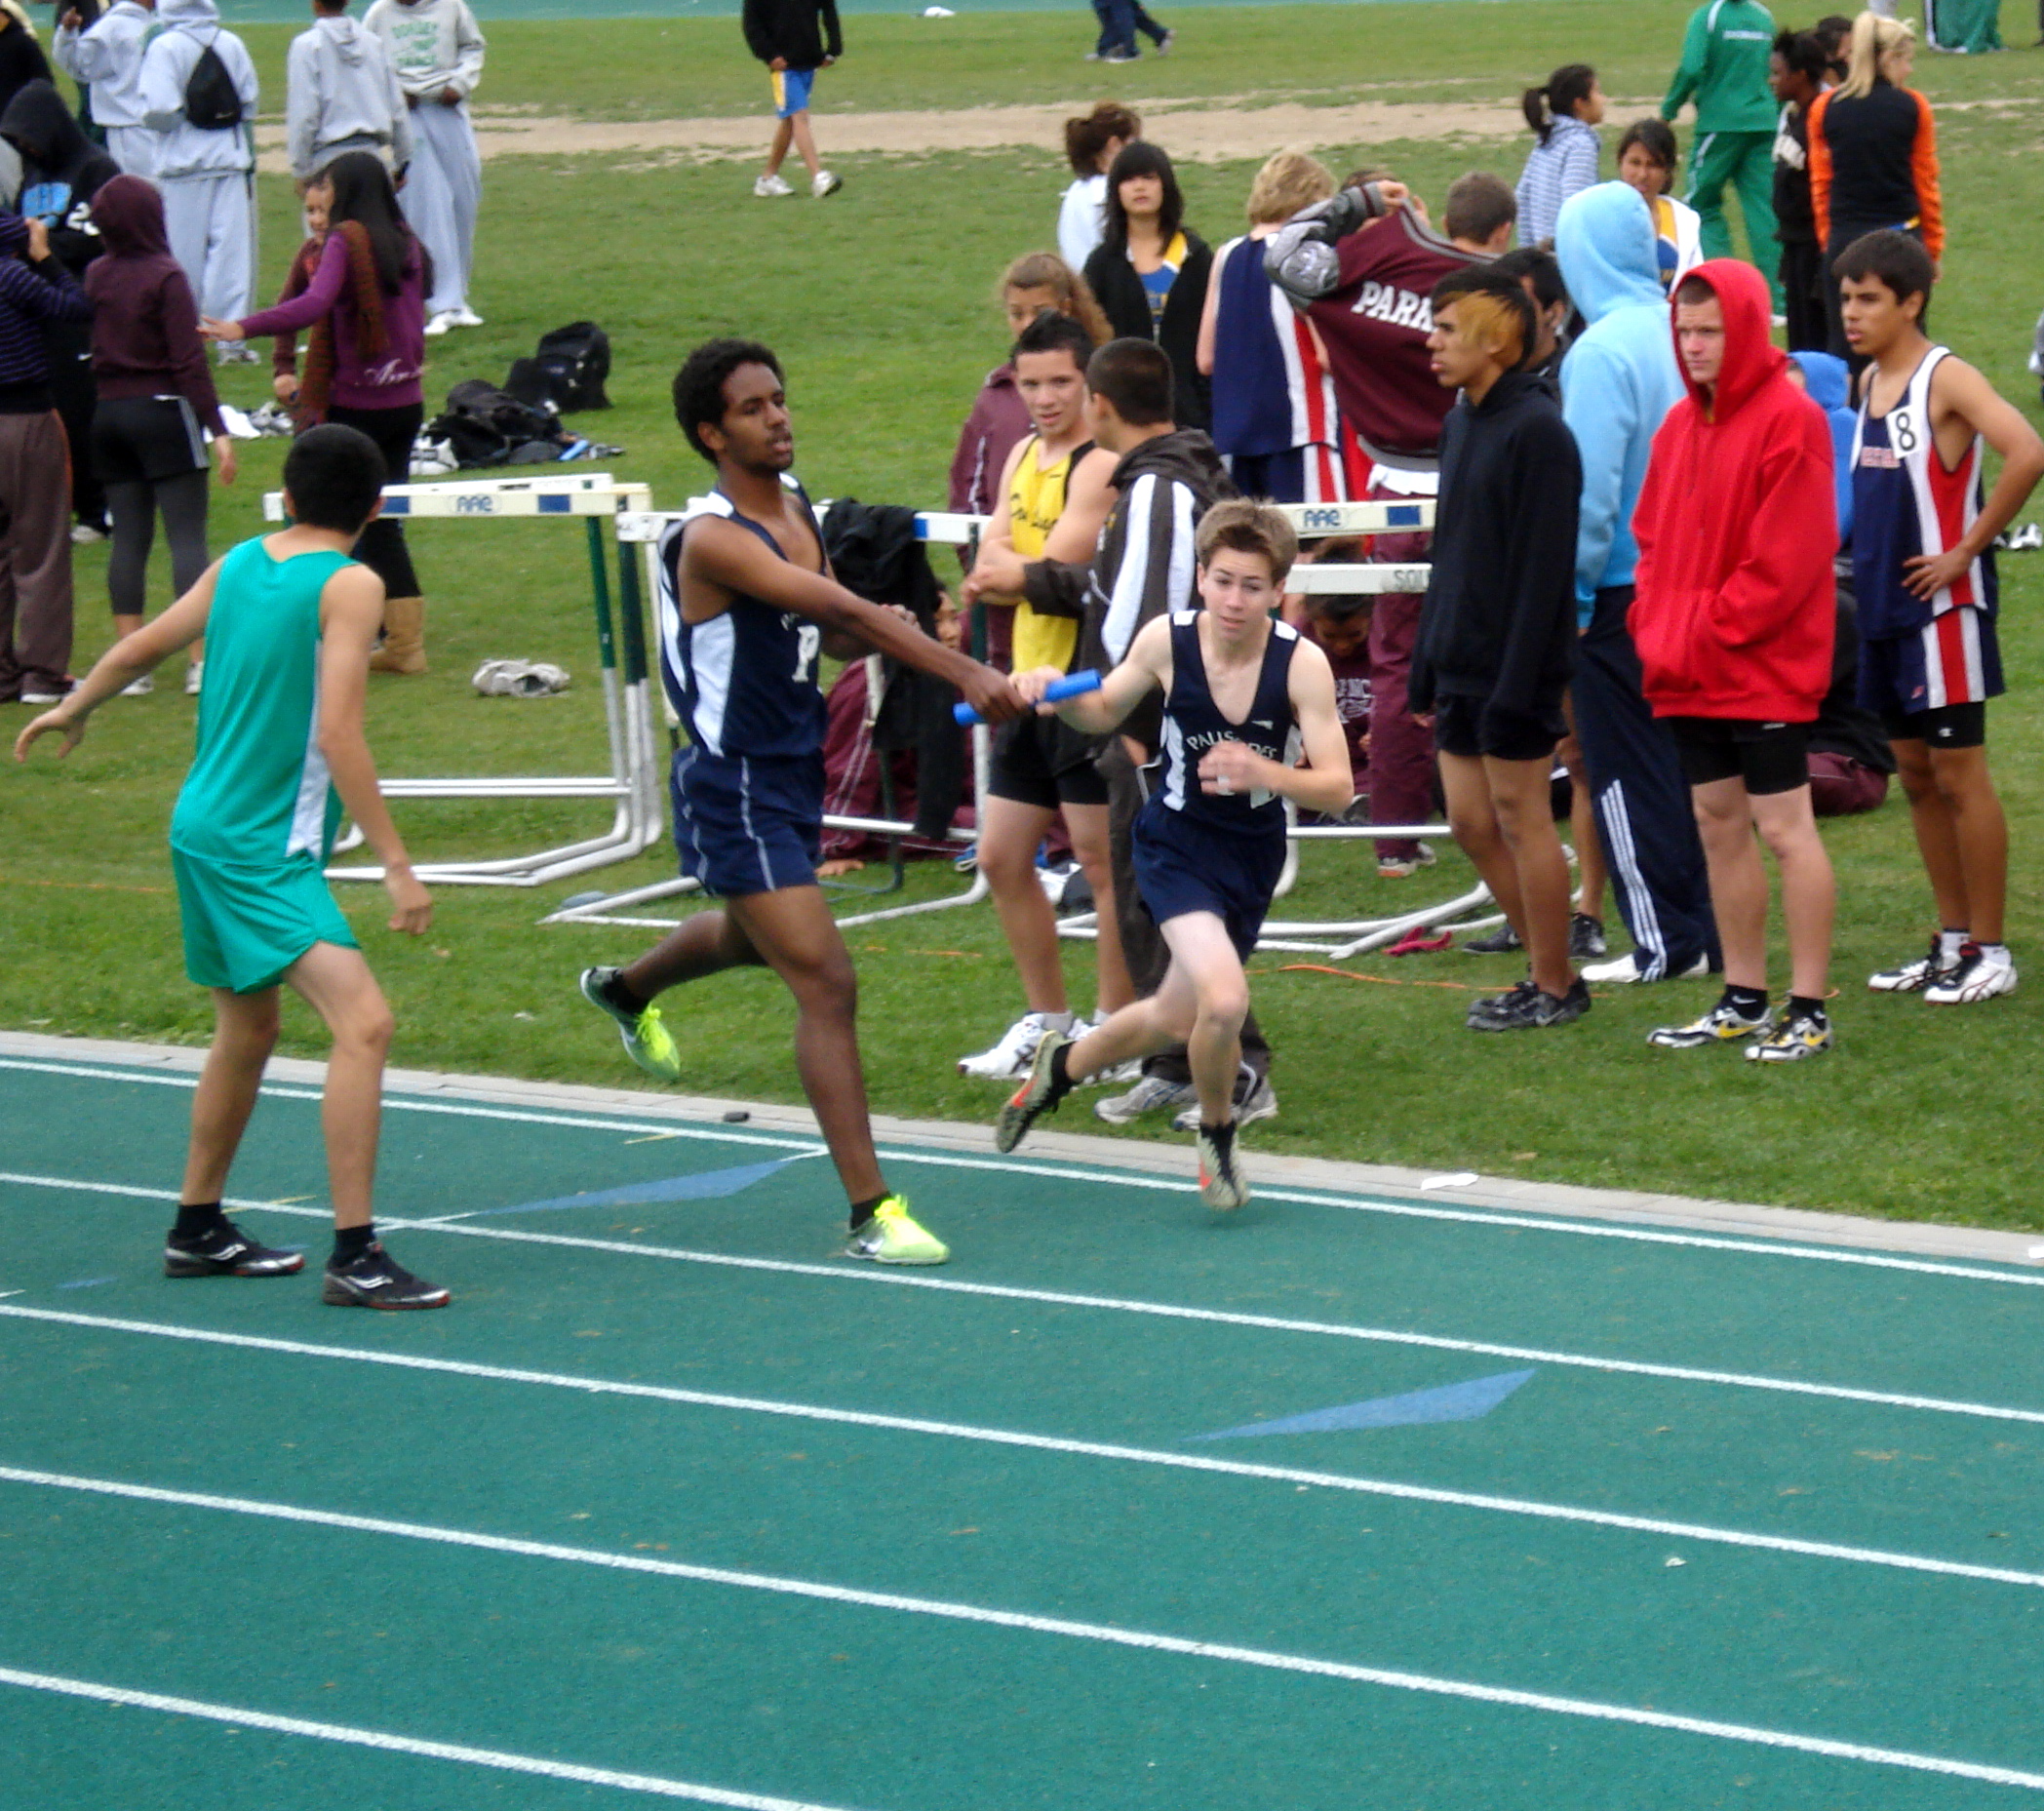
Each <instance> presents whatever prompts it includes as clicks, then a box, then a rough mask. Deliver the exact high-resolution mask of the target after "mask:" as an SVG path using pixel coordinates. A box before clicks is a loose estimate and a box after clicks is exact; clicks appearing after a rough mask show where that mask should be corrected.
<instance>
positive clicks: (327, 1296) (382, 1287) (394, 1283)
mask: <svg viewBox="0 0 2044 1811" xmlns="http://www.w3.org/2000/svg"><path fill="white" fill-rule="evenodd" d="M451 1299H452V1298H451V1297H450V1296H449V1294H448V1292H447V1291H446V1290H445V1289H443V1288H441V1287H440V1286H439V1285H438V1284H437V1283H431V1282H428V1281H426V1280H425V1279H424V1278H423V1277H414V1276H413V1274H412V1273H411V1272H410V1271H409V1270H407V1269H406V1268H405V1267H404V1266H403V1265H402V1264H400V1263H399V1262H398V1261H397V1259H395V1258H394V1257H392V1256H391V1255H390V1253H389V1252H387V1251H385V1250H384V1249H383V1241H382V1240H380V1239H379V1240H373V1242H372V1243H371V1245H370V1246H369V1249H368V1250H366V1251H364V1252H363V1253H362V1255H361V1256H360V1257H358V1258H356V1259H355V1260H354V1261H353V1262H352V1263H349V1264H340V1265H335V1264H331V1263H330V1264H329V1265H328V1266H327V1282H326V1286H325V1287H324V1288H323V1289H322V1290H321V1291H320V1300H321V1301H323V1302H331V1303H332V1304H333V1305H334V1307H335V1308H445V1307H446V1306H447V1305H448V1303H449V1301H450V1300H451Z"/></svg>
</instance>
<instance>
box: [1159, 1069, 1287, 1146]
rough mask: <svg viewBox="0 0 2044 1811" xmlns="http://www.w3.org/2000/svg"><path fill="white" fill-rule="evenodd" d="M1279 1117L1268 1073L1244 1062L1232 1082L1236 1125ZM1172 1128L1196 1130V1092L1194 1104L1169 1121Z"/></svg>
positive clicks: (1183, 1130)
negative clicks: (1257, 1071)
mask: <svg viewBox="0 0 2044 1811" xmlns="http://www.w3.org/2000/svg"><path fill="white" fill-rule="evenodd" d="M1276 1118H1277V1090H1276V1089H1275V1088H1273V1087H1272V1086H1271V1078H1270V1077H1269V1076H1260V1075H1258V1074H1257V1073H1256V1072H1255V1071H1254V1070H1253V1069H1250V1068H1248V1067H1247V1066H1246V1065H1245V1066H1244V1067H1243V1069H1242V1073H1241V1075H1240V1077H1239V1078H1238V1080H1237V1082H1236V1084H1235V1122H1236V1124H1238V1125H1253V1124H1255V1123H1256V1122H1257V1121H1258V1120H1275V1119H1276ZM1171 1127H1172V1129H1173V1130H1174V1131H1180V1132H1197V1131H1198V1130H1199V1097H1198V1096H1197V1095H1196V1096H1195V1097H1194V1099H1193V1104H1192V1105H1191V1106H1190V1107H1188V1108H1186V1109H1185V1111H1184V1112H1183V1113H1181V1114H1179V1116H1178V1117H1177V1118H1176V1119H1175V1120H1173V1121H1172V1122H1171Z"/></svg>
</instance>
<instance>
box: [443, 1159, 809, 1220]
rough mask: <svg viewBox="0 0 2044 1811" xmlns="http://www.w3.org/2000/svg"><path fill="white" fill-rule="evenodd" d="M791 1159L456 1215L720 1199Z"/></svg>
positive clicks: (471, 1217)
mask: <svg viewBox="0 0 2044 1811" xmlns="http://www.w3.org/2000/svg"><path fill="white" fill-rule="evenodd" d="M788 1161H791V1160H789V1159H787V1158H784V1157H781V1158H775V1159H774V1160H773V1161H772V1162H770V1163H741V1164H739V1165H738V1167H737V1168H735V1169H712V1170H708V1171H706V1172H704V1173H703V1174H701V1175H696V1176H669V1177H667V1178H666V1179H665V1180H664V1181H660V1182H635V1183H632V1184H631V1185H630V1186H629V1187H627V1188H622V1189H598V1190H596V1191H595V1192H594V1193H592V1194H588V1195H563V1196H561V1197H559V1198H558V1199H557V1200H554V1201H521V1202H520V1203H519V1204H518V1205H517V1206H515V1207H478V1208H474V1209H471V1210H470V1211H469V1212H468V1213H465V1214H462V1215H460V1216H459V1217H460V1218H461V1219H464V1220H480V1219H482V1218H483V1217H484V1216H485V1215H486V1214H501V1213H547V1212H549V1211H551V1210H552V1209H554V1208H556V1207H645V1206H649V1205H651V1204H653V1203H654V1202H657V1201H722V1200H723V1199H724V1198H725V1197H726V1196H727V1195H736V1194H737V1193H738V1191H739V1190H741V1189H749V1188H751V1187H752V1185H753V1184H754V1183H755V1182H758V1181H760V1180H762V1179H763V1178H764V1177H767V1176H770V1175H772V1174H773V1172H774V1171H775V1170H777V1169H778V1168H780V1166H781V1165H782V1164H783V1163H785V1162H788Z"/></svg>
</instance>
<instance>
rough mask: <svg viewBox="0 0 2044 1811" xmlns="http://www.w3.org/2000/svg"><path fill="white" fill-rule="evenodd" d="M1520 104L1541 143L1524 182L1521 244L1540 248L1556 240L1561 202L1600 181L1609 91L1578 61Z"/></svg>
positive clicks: (1557, 72) (1520, 185)
mask: <svg viewBox="0 0 2044 1811" xmlns="http://www.w3.org/2000/svg"><path fill="white" fill-rule="evenodd" d="M1518 104H1519V107H1520V109H1521V110H1522V111H1523V112H1524V113H1525V116H1526V124H1527V125H1528V126H1530V127H1532V129H1533V137H1534V140H1535V142H1534V145H1533V149H1532V150H1531V151H1530V152H1528V153H1527V156H1526V167H1525V169H1524V170H1523V171H1522V172H1520V174H1519V178H1518V190H1517V195H1518V242H1519V244H1520V245H1539V244H1540V243H1541V242H1542V241H1543V240H1552V239H1553V236H1554V217H1555V216H1556V215H1557V214H1559V213H1560V212H1561V204H1562V203H1563V202H1564V201H1566V200H1567V199H1568V198H1569V197H1570V196H1571V195H1573V194H1575V193H1577V192H1578V191H1579V190H1581V189H1586V188H1588V187H1589V186H1590V185H1591V184H1592V182H1594V181H1595V180H1596V179H1597V159H1598V158H1599V157H1600V156H1601V155H1602V154H1603V148H1604V147H1603V140H1602V139H1600V138H1598V137H1597V131H1596V129H1597V127H1598V126H1600V125H1601V124H1602V123H1603V119H1604V91H1603V90H1602V89H1601V88H1599V87H1598V86H1597V78H1596V71H1595V70H1594V69H1592V67H1591V66H1590V65H1589V64H1588V63H1587V62H1572V63H1567V64H1564V65H1563V66H1562V67H1561V68H1559V69H1556V70H1555V71H1554V73H1553V75H1551V76H1549V77H1548V80H1547V86H1546V87H1545V88H1529V89H1527V90H1526V92H1525V93H1524V94H1523V95H1521V96H1520V97H1519V103H1518Z"/></svg>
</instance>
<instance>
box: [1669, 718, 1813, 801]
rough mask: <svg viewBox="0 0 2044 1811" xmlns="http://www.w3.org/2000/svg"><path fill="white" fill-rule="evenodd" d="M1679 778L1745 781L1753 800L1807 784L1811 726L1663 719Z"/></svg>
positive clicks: (1695, 783) (1710, 782)
mask: <svg viewBox="0 0 2044 1811" xmlns="http://www.w3.org/2000/svg"><path fill="white" fill-rule="evenodd" d="M1662 721H1663V722H1664V723H1666V724H1667V726H1668V731H1669V733H1670V734H1671V735H1672V736H1673V737H1674V739H1675V753H1676V755H1677V756H1679V757H1680V759H1681V763H1682V775H1683V777H1684V778H1685V779H1687V780H1688V782H1689V783H1690V785H1692V786H1710V785H1714V784H1715V783H1716V782H1717V781H1718V780H1744V781H1745V782H1746V790H1747V791H1748V792H1749V794H1752V795H1753V796H1755V797H1759V798H1765V797H1766V796H1767V795H1768V794H1770V793H1778V792H1793V791H1794V790H1795V789H1796V788H1797V787H1798V786H1807V785H1808V784H1809V783H1810V726H1809V725H1808V724H1771V723H1756V722H1753V721H1751V720H1749V719H1748V718H1744V717H1667V718H1664V719H1662Z"/></svg>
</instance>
